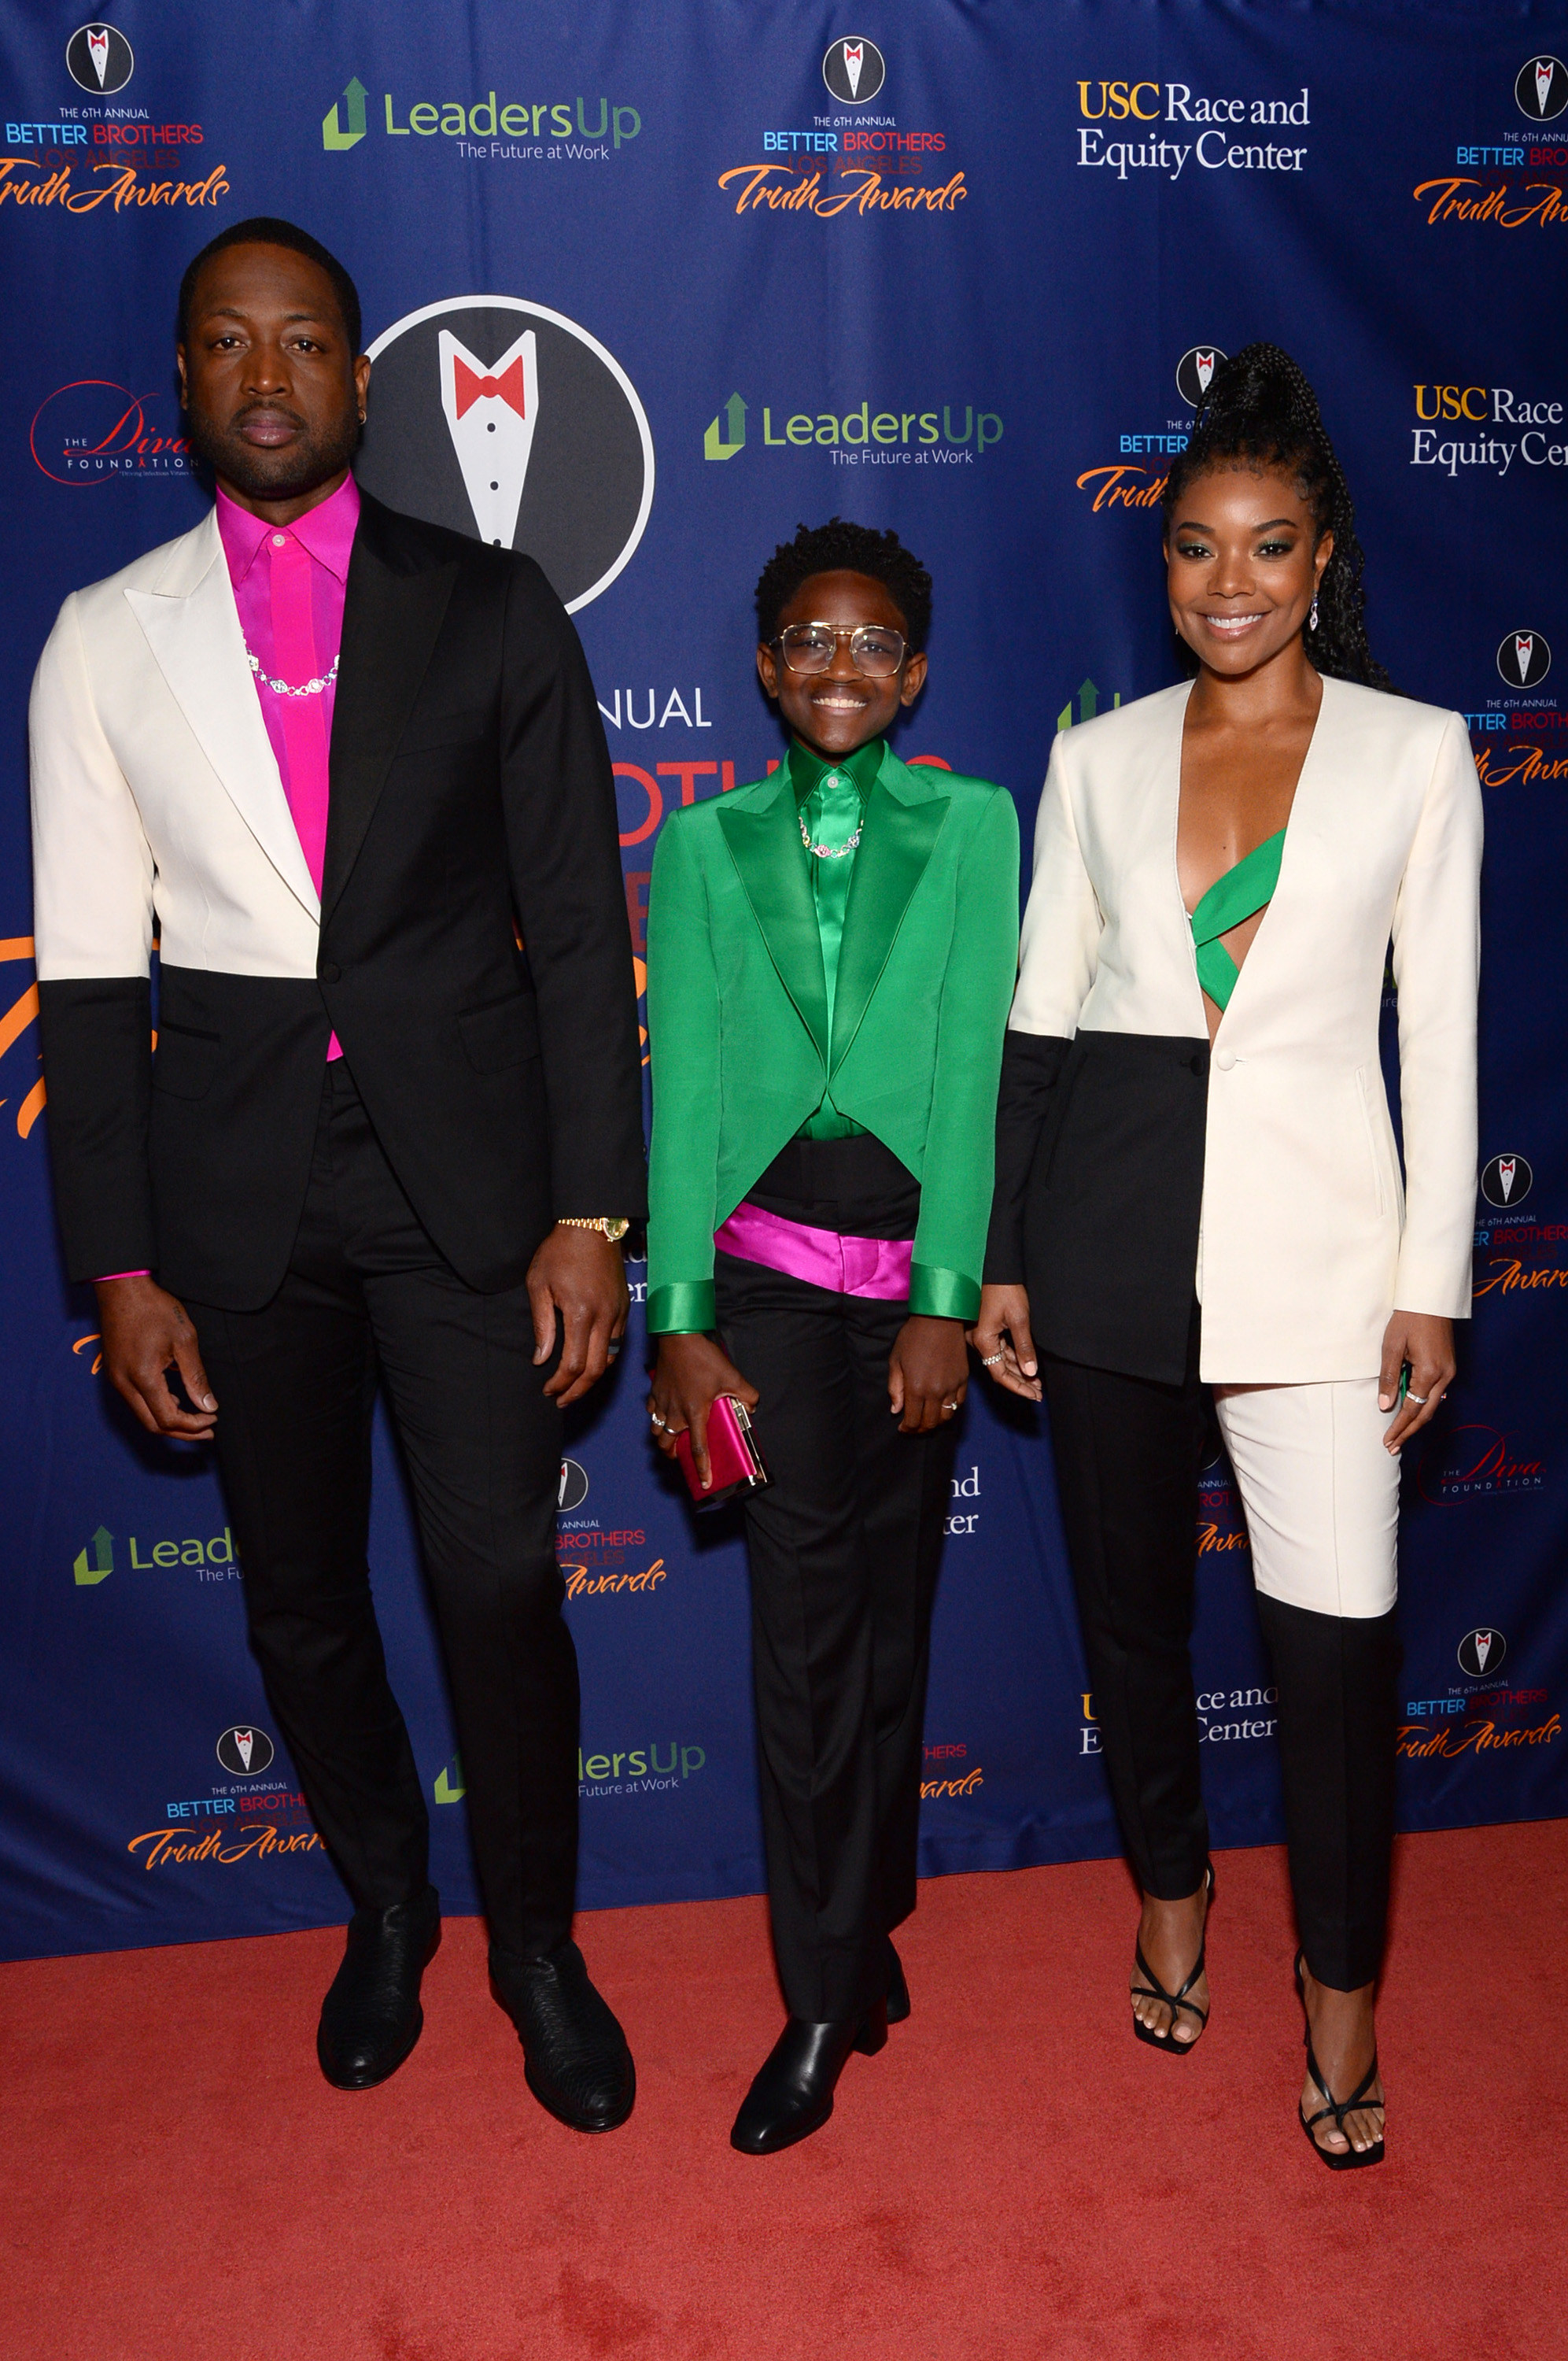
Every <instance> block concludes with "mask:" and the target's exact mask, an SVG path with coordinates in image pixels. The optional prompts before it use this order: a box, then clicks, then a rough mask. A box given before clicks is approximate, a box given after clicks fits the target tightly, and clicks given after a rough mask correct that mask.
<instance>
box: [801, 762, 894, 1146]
mask: <svg viewBox="0 0 1568 2361" xmlns="http://www.w3.org/2000/svg"><path fill="white" fill-rule="evenodd" d="M882 758H883V741H882V740H881V739H880V738H873V739H872V741H871V742H870V744H869V745H866V746H858V747H857V748H856V749H855V752H853V753H852V754H850V755H848V756H846V758H845V760H844V761H843V762H841V763H828V762H825V761H824V760H823V758H822V756H821V755H820V754H814V753H813V752H812V751H811V749H810V747H809V746H803V745H802V744H801V742H800V740H799V739H798V738H795V739H793V740H792V741H791V742H790V750H789V775H790V785H792V786H793V787H794V789H795V807H796V809H797V811H798V812H799V815H800V820H801V825H802V827H803V829H805V831H806V835H807V836H809V838H810V839H811V842H812V843H813V844H823V845H828V846H832V847H835V848H837V847H839V846H845V847H848V848H849V849H848V850H846V851H840V852H837V853H836V854H834V853H829V854H828V855H827V856H826V857H824V856H823V855H822V854H819V853H814V852H813V851H811V850H810V847H809V846H807V845H806V844H803V845H802V846H801V855H802V858H803V859H804V860H805V861H806V864H807V866H808V868H809V869H810V871H811V893H812V899H813V901H814V902H815V904H816V906H817V933H818V935H819V936H820V937H821V939H822V974H823V979H824V981H825V983H826V984H827V986H828V1034H829V1036H831V1034H832V1029H833V994H834V988H835V986H836V985H837V983H838V981H839V950H841V948H842V946H843V941H844V912H845V910H846V909H847V908H848V906H849V901H850V875H851V873H852V872H853V870H854V866H855V850H856V848H854V847H853V846H850V838H851V837H853V836H854V834H855V832H856V830H857V829H861V828H863V827H864V825H865V811H866V801H867V798H868V797H869V796H870V795H871V791H872V783H873V782H874V780H875V778H876V774H877V772H878V771H879V769H880V768H881V766H882ZM864 1131H865V1126H864V1125H863V1124H859V1123H851V1122H850V1118H849V1116H848V1115H840V1114H839V1110H838V1108H837V1107H836V1106H835V1105H834V1104H833V1101H832V1097H831V1095H830V1093H828V1092H827V1091H826V1090H825V1091H824V1092H823V1093H822V1104H821V1105H820V1106H818V1107H817V1109H816V1111H815V1112H814V1113H813V1114H811V1115H808V1116H807V1117H806V1121H805V1122H804V1123H803V1124H802V1125H801V1127H800V1130H799V1133H798V1134H797V1137H799V1138H801V1139H859V1138H861V1137H862V1136H863V1134H864Z"/></svg>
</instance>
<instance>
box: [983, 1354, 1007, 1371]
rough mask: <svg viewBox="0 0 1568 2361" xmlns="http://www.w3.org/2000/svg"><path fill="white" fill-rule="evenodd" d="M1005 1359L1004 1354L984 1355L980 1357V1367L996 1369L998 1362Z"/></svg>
mask: <svg viewBox="0 0 1568 2361" xmlns="http://www.w3.org/2000/svg"><path fill="white" fill-rule="evenodd" d="M1005 1357H1006V1356H1005V1354H1003V1353H982V1354H981V1356H980V1366H981V1368H982V1369H994V1368H995V1367H996V1364H997V1363H998V1361H1000V1360H1003V1359H1004V1358H1005Z"/></svg>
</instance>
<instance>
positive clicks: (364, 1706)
mask: <svg viewBox="0 0 1568 2361" xmlns="http://www.w3.org/2000/svg"><path fill="white" fill-rule="evenodd" d="M187 1308H188V1310H189V1311H190V1312H191V1316H192V1319H193V1320H194V1322H195V1323H196V1328H197V1334H198V1335H199V1337H200V1339H201V1346H202V1353H203V1359H204V1362H205V1366H206V1369H207V1374H208V1376H209V1378H211V1380H212V1384H213V1389H214V1393H215V1394H216V1396H217V1399H218V1405H219V1412H218V1424H217V1451H218V1462H219V1468H220V1472H221V1475H222V1477H223V1483H224V1488H225V1494H226V1496H227V1499H228V1504H229V1509H230V1513H231V1516H232V1520H233V1523H234V1530H235V1535H236V1542H237V1544H238V1550H239V1557H240V1564H241V1571H242V1576H243V1580H244V1589H245V1600H246V1607H247V1613H248V1617H249V1624H250V1640H251V1646H252V1648H253V1649H254V1651H255V1653H256V1656H257V1659H258V1663H259V1664H260V1666H261V1672H262V1677H263V1680H264V1682H265V1684H266V1687H267V1694H268V1697H269V1701H270V1703H271V1707H272V1710H273V1712H274V1713H275V1715H276V1716H277V1719H278V1725H279V1728H280V1730H281V1732H282V1734H283V1737H284V1740H285V1741H286V1742H287V1745H288V1748H289V1752H290V1753H291V1756H292V1757H293V1761H294V1766H295V1768H296V1770H297V1771H298V1773H299V1774H300V1784H301V1786H302V1790H303V1793H304V1795H305V1799H306V1802H307V1803H308V1804H309V1806H310V1809H311V1814H312V1817H313V1819H314V1821H315V1824H316V1827H317V1829H318V1830H319V1832H320V1834H321V1837H322V1839H323V1843H324V1844H325V1846H326V1848H327V1850H328V1851H329V1852H330V1853H331V1855H332V1858H333V1860H334V1862H335V1864H336V1866H337V1868H338V1870H339V1872H340V1873H341V1875H342V1877H343V1880H344V1883H345V1885H346V1886H347V1888H348V1891H349V1893H350V1894H351V1895H352V1897H353V1900H354V1903H355V1905H356V1907H358V1908H367V1909H373V1910H383V1909H386V1908H388V1907H389V1906H390V1905H392V1904H394V1903H399V1902H405V1901H408V1900H410V1899H411V1898H412V1897H413V1896H414V1895H415V1894H419V1893H421V1892H422V1890H423V1888H424V1886H425V1885H426V1883H428V1879H429V1865H428V1863H429V1833H430V1831H429V1819H428V1815H427V1812H426V1807H425V1803H424V1795H423V1791H422V1782H421V1779H420V1775H419V1772H418V1770H417V1769H416V1767H415V1763H414V1759H413V1752H412V1749H411V1746H410V1743H409V1736H408V1731H407V1729H406V1728H405V1726H404V1722H403V1718H402V1715H401V1713H400V1710H399V1708H398V1703H397V1700H396V1698H395V1697H393V1695H392V1692H391V1689H390V1687H389V1685H388V1680H387V1669H386V1664H385V1661H384V1658H383V1655H382V1649H381V1637H380V1633H379V1631H378V1629H377V1624H376V1610H375V1606H374V1603H373V1600H372V1597H371V1587H370V1574H369V1563H368V1555H367V1550H368V1537H369V1518H370V1435H371V1415H372V1411H373V1410H374V1407H375V1400H376V1393H377V1386H378V1378H379V1379H380V1380H381V1381H382V1382H384V1383H385V1385H386V1389H387V1393H388V1398H389V1403H390V1407H391V1411H392V1417H393V1421H394V1423H395V1425H396V1427H397V1431H398V1435H399V1439H400V1443H401V1444H402V1449H403V1453H404V1456H405V1459H406V1463H407V1467H408V1474H409V1479H410V1482H411V1487H412V1490H413V1498H414V1507H415V1512H416V1515H417V1518H418V1521H419V1531H420V1538H421V1541H422V1545H423V1554H424V1560H425V1565H426V1569H427V1572H428V1576H429V1579H430V1586H431V1593H432V1597H433V1602H434V1607H435V1613H436V1619H437V1622H438V1625H439V1628H440V1632H441V1639H442V1645H443V1650H444V1655H445V1660H446V1670H447V1675H448V1679H449V1683H450V1687H451V1693H452V1702H453V1707H454V1710H455V1717H456V1723H457V1736H458V1743H459V1746H460V1748H461V1751H462V1761H463V1772H464V1778H465V1782H466V1789H467V1806H468V1823H469V1828H470V1830H471V1833H472V1837H473V1843H474V1851H475V1857H476V1861H477V1869H478V1875H479V1884H480V1888H481V1891H482V1893H483V1895H484V1901H485V1908H486V1911H487V1913H488V1918H489V1922H490V1931H491V1935H492V1938H493V1939H494V1940H495V1942H496V1943H497V1944H499V1946H500V1948H501V1949H504V1950H507V1951H509V1952H512V1953H518V1954H522V1955H536V1954H538V1953H539V1952H541V1951H543V1950H546V1949H549V1948H550V1947H551V1946H552V1945H554V1944H555V1943H557V1942H559V1941H560V1940H562V1939H563V1938H564V1937H565V1935H566V1934H567V1932H568V1931H569V1929H570V1927H571V1922H572V1907H573V1897H574V1890H575V1886H576V1847H577V1762H576V1750H577V1719H578V1694H577V1661H576V1651H575V1650H574V1648H573V1644H572V1637H571V1633H570V1631H568V1630H567V1628H566V1624H565V1620H564V1618H563V1616H562V1613H561V1604H562V1599H563V1596H564V1586H563V1583H562V1580H561V1576H560V1575H559V1573H558V1571H557V1568H556V1563H555V1508H556V1501H557V1498H558V1488H559V1478H560V1464H561V1441H560V1413H559V1412H558V1411H557V1410H556V1408H555V1405H554V1402H553V1401H550V1400H546V1399H545V1397H544V1394H543V1383H544V1379H545V1378H546V1376H547V1375H548V1373H549V1372H548V1367H536V1366H535V1365H534V1361H533V1350H534V1337H533V1323H532V1314H531V1312H530V1308H529V1301H528V1295H527V1290H526V1289H524V1288H522V1287H516V1288H511V1289H508V1290H505V1291H503V1292H502V1293H499V1294H496V1295H481V1294H478V1293H477V1292H476V1291H475V1290H473V1289H472V1288H469V1287H467V1286H466V1285H465V1284H464V1282H463V1281H462V1280H461V1279H458V1278H457V1276H456V1274H455V1272H454V1271H453V1270H452V1269H451V1268H450V1266H449V1265H447V1264H446V1263H445V1262H444V1260H443V1259H442V1257H441V1256H440V1255H439V1254H438V1253H437V1251H436V1249H435V1247H434V1246H433V1245H432V1243H431V1241H430V1239H429V1238H428V1237H427V1236H426V1235H425V1233H424V1231H423V1229H422V1227H421V1225H420V1223H419V1221H418V1220H417V1218H416V1216H415V1214H414V1213H413V1210H412V1208H411V1206H410V1204H409V1202H408V1200H407V1198H406V1197H405V1196H404V1195H403V1192H402V1191H401V1189H400V1187H399V1185H398V1182H397V1180H396V1179H395V1177H394V1175H393V1173H392V1171H391V1169H390V1167H389V1164H388V1162H387V1160H386V1158H385V1157H384V1155H383V1154H382V1152H381V1148H380V1147H379V1144H378V1141H377V1138H376V1136H375V1133H374V1131H373V1129H372V1128H371V1125H370V1121H369V1117H368V1116H367V1114H366V1112H365V1108H364V1105H363V1104H362V1102H361V1101H360V1098H359V1095H358V1093H357V1092H356V1089H355V1086H354V1082H353V1078H352V1076H351V1075H350V1073H349V1071H348V1069H347V1065H346V1062H345V1061H341V1060H334V1063H333V1064H331V1065H329V1066H328V1068H327V1070H326V1078H325V1082H324V1085H323V1097H322V1109H321V1117H320V1122H319V1125H318V1128H317V1133H316V1141H315V1150H314V1157H313V1164H312V1170H311V1179H310V1187H309V1191H308V1193H307V1196H306V1200H305V1205H304V1211H303V1214H302V1219H301V1223H300V1230H299V1235H298V1238H297V1240H296V1242H295V1246H294V1251H293V1255H292V1257H291V1262H290V1266H289V1270H288V1275H287V1277H286V1278H285V1279H284V1281H283V1284H282V1286H281V1287H280V1290H279V1291H278V1293H277V1294H276V1295H275V1296H274V1297H273V1299H272V1301H270V1302H269V1304H267V1305H266V1306H264V1308H263V1309H262V1310H261V1311H259V1312H225V1311H222V1310H219V1309H216V1308H214V1307H213V1306H211V1305H203V1304H199V1303H191V1304H189V1305H188V1307H187Z"/></svg>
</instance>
